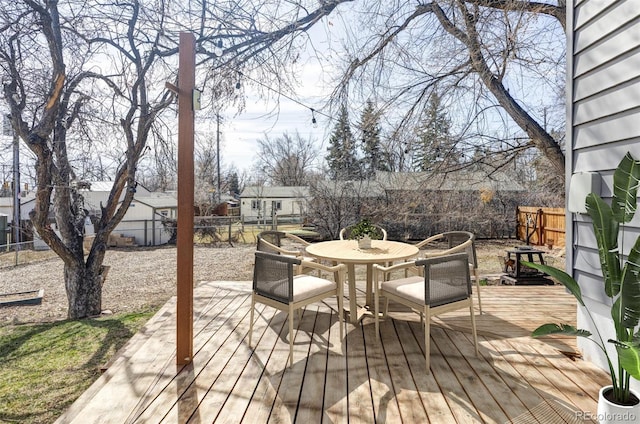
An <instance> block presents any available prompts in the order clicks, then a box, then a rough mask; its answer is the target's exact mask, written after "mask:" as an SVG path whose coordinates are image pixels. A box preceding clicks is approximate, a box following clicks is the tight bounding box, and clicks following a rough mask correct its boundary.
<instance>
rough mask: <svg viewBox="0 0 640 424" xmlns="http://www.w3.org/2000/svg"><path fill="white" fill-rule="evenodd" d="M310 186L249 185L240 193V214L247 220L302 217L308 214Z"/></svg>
mask: <svg viewBox="0 0 640 424" xmlns="http://www.w3.org/2000/svg"><path fill="white" fill-rule="evenodd" d="M308 198H309V187H300V186H293V187H283V186H273V187H271V186H249V187H245V189H244V190H243V191H242V193H241V194H240V215H241V216H242V217H243V218H244V219H245V220H246V221H257V220H259V219H263V218H265V217H266V218H267V219H269V218H271V216H272V215H273V214H276V215H278V216H280V217H283V216H286V217H293V218H301V217H303V216H304V215H305V214H306V211H307V201H308Z"/></svg>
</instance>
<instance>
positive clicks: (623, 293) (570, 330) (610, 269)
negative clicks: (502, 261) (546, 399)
mask: <svg viewBox="0 0 640 424" xmlns="http://www.w3.org/2000/svg"><path fill="white" fill-rule="evenodd" d="M639 181H640V161H637V160H635V159H634V158H633V156H631V154H630V153H627V154H626V155H625V157H624V158H623V159H622V161H621V162H620V164H619V165H618V167H617V169H616V170H615V173H614V175H613V183H614V188H613V200H612V202H611V205H609V204H607V203H606V202H605V201H604V200H602V198H601V197H600V196H598V195H597V194H595V193H590V194H588V195H587V198H586V207H587V213H588V214H589V216H590V217H591V220H592V226H593V231H594V233H595V236H596V240H597V243H598V253H599V257H600V265H601V269H602V277H603V284H604V292H605V293H606V295H607V296H608V297H609V298H610V299H611V317H612V318H613V324H614V327H615V333H616V338H615V339H609V340H608V342H609V343H612V344H613V345H614V346H615V349H616V352H617V355H618V369H617V370H616V369H615V367H614V366H613V363H612V361H611V358H610V357H609V354H608V353H607V349H606V345H605V342H604V340H603V338H602V336H601V335H600V332H599V331H598V327H597V326H596V325H595V322H594V320H593V317H592V316H591V313H590V311H589V308H587V307H586V305H585V303H584V300H583V298H582V292H581V290H580V286H579V285H578V283H577V282H576V280H574V279H573V278H572V277H571V276H570V275H568V274H567V273H566V272H564V271H562V270H560V269H557V268H554V267H551V266H548V265H541V264H535V263H530V262H523V263H524V264H525V265H527V266H529V267H531V268H535V269H538V270H540V271H542V272H546V273H547V274H549V275H550V276H551V277H553V278H555V279H556V280H557V281H558V282H560V283H561V284H563V285H564V286H565V287H566V288H567V289H568V290H569V291H570V292H571V293H572V294H573V295H574V296H575V298H576V299H577V300H578V303H580V305H582V307H583V308H584V310H585V311H586V313H587V316H588V317H589V319H590V320H591V321H592V322H593V323H594V328H595V329H596V335H595V336H594V335H593V334H592V333H591V332H589V331H587V330H581V329H577V328H575V327H573V326H571V325H567V324H560V325H559V324H544V325H542V326H540V327H538V328H537V329H536V330H534V331H533V333H532V336H533V337H541V336H546V335H549V334H565V335H571V336H578V337H585V338H587V339H589V340H591V341H593V342H594V343H596V344H597V345H598V347H599V348H600V349H601V350H602V352H603V353H604V355H605V357H606V359H607V363H608V366H609V371H610V374H611V383H612V386H613V401H614V402H615V403H618V404H629V399H630V392H629V381H630V377H633V378H635V379H639V380H640V331H637V332H636V333H635V334H634V331H636V327H637V326H638V322H639V320H640V236H639V237H638V239H637V240H636V242H635V244H634V246H633V247H632V248H631V250H630V252H629V255H628V257H627V260H626V261H625V260H624V257H623V253H622V247H621V246H618V240H619V239H620V231H621V228H620V227H621V224H625V223H628V222H629V221H631V219H632V218H633V216H634V215H635V212H636V208H637V192H638V183H639Z"/></svg>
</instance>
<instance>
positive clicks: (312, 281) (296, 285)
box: [293, 274, 337, 302]
mask: <svg viewBox="0 0 640 424" xmlns="http://www.w3.org/2000/svg"><path fill="white" fill-rule="evenodd" d="M336 288H337V284H336V282H335V281H330V280H325V279H324V278H319V277H314V276H313V275H304V274H302V275H296V276H294V277H293V301H294V302H299V301H301V300H305V299H309V298H311V297H313V296H315V295H318V294H320V293H325V292H328V291H329V290H335V289H336Z"/></svg>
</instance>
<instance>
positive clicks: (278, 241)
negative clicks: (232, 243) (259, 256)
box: [256, 231, 285, 254]
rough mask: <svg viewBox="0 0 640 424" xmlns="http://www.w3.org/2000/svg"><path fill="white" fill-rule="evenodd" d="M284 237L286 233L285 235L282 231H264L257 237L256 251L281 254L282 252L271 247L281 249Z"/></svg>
mask: <svg viewBox="0 0 640 424" xmlns="http://www.w3.org/2000/svg"><path fill="white" fill-rule="evenodd" d="M284 237H285V233H283V232H282V231H262V232H260V233H258V235H257V236H256V241H257V245H256V250H258V251H260V252H270V253H275V254H279V253H280V252H278V251H277V250H276V249H274V248H273V247H271V245H273V246H277V247H281V246H282V239H283V238H284ZM265 242H266V243H265Z"/></svg>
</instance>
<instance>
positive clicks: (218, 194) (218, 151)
mask: <svg viewBox="0 0 640 424" xmlns="http://www.w3.org/2000/svg"><path fill="white" fill-rule="evenodd" d="M216 161H217V165H216V169H217V170H218V178H217V182H218V186H217V188H216V197H217V200H218V202H217V205H219V204H220V202H221V198H220V114H219V113H216Z"/></svg>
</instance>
